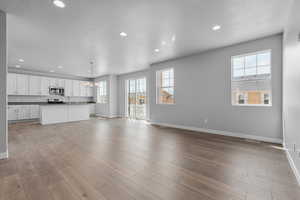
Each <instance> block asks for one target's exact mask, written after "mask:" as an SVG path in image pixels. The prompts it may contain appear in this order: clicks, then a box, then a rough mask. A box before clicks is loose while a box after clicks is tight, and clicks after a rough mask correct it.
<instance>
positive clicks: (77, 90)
mask: <svg viewBox="0 0 300 200" xmlns="http://www.w3.org/2000/svg"><path fill="white" fill-rule="evenodd" d="M73 96H75V97H79V96H80V81H77V80H73Z"/></svg>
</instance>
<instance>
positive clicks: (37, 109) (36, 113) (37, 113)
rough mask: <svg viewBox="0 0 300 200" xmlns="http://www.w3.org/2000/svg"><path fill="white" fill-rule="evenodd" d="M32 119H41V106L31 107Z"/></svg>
mask: <svg viewBox="0 0 300 200" xmlns="http://www.w3.org/2000/svg"><path fill="white" fill-rule="evenodd" d="M29 108H30V119H38V118H40V106H39V105H30V106H29Z"/></svg>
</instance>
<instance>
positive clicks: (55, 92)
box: [49, 87, 65, 96]
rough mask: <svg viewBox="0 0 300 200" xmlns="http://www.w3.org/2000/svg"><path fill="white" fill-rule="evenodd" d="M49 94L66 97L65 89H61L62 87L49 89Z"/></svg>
mask: <svg viewBox="0 0 300 200" xmlns="http://www.w3.org/2000/svg"><path fill="white" fill-rule="evenodd" d="M49 94H50V95H59V96H64V95H65V89H64V88H61V87H49Z"/></svg>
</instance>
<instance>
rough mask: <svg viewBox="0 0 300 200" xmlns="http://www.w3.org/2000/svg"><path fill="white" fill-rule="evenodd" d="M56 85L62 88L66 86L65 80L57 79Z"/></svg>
mask: <svg viewBox="0 0 300 200" xmlns="http://www.w3.org/2000/svg"><path fill="white" fill-rule="evenodd" d="M56 86H57V87H60V88H65V80H64V79H57V80H56Z"/></svg>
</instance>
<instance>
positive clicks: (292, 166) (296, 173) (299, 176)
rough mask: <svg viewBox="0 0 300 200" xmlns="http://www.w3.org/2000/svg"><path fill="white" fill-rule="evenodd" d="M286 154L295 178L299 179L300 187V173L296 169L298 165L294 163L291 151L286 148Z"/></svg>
mask: <svg viewBox="0 0 300 200" xmlns="http://www.w3.org/2000/svg"><path fill="white" fill-rule="evenodd" d="M285 152H286V157H287V159H288V161H289V163H290V166H291V168H292V170H293V172H294V175H295V177H296V179H297V182H298V185H299V186H300V172H299V171H298V169H297V167H296V165H295V163H294V160H293V158H292V156H291V154H290V152H289V150H288V149H286V148H285Z"/></svg>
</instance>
